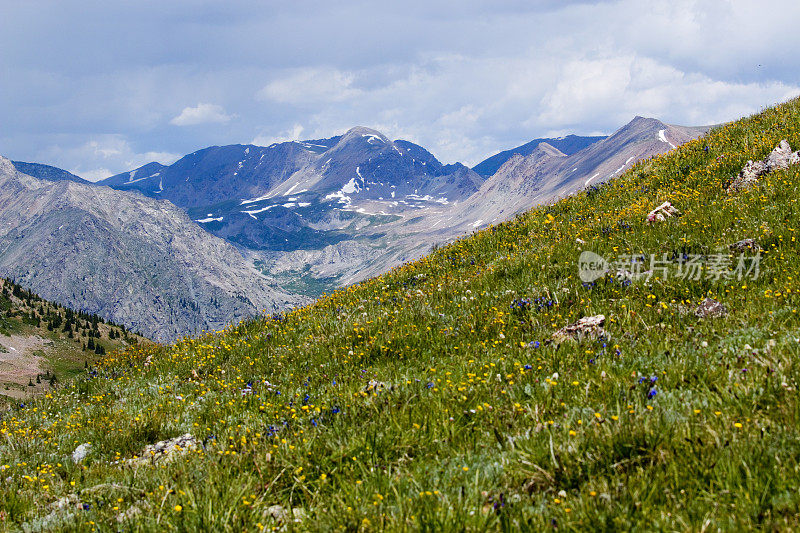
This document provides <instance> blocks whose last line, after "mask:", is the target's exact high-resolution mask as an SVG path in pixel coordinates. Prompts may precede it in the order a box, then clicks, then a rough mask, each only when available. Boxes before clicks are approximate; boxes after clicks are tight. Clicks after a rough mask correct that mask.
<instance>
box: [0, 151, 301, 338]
mask: <svg viewBox="0 0 800 533" xmlns="http://www.w3.org/2000/svg"><path fill="white" fill-rule="evenodd" d="M0 275H3V276H8V277H12V278H14V279H16V280H17V281H18V282H20V283H21V284H22V285H23V286H25V287H27V288H30V289H32V290H34V291H35V292H37V293H39V294H40V295H42V297H44V298H46V299H48V300H52V301H55V302H58V303H60V304H62V305H66V306H68V307H72V308H75V309H80V310H83V311H87V312H90V313H96V314H98V315H100V316H102V317H104V318H107V319H110V320H113V321H114V322H117V323H120V324H125V325H126V326H128V327H129V328H130V329H132V330H135V331H140V332H141V333H143V334H144V335H146V336H148V337H152V338H154V339H157V340H172V339H175V338H176V337H180V336H183V335H187V334H191V333H194V332H198V331H200V330H203V329H206V330H208V329H219V328H221V327H224V326H225V325H227V324H229V323H231V322H233V321H237V320H240V319H242V318H245V317H247V316H251V315H253V314H256V313H258V312H260V311H262V310H265V309H266V310H267V311H270V312H271V311H278V310H281V309H284V308H286V307H287V306H291V305H295V304H298V303H300V302H302V301H303V299H302V298H299V297H297V296H293V295H290V294H288V293H286V292H284V291H282V290H280V289H279V288H278V287H277V286H276V285H275V284H274V282H272V281H271V280H269V279H267V278H265V277H264V276H263V275H261V274H259V273H258V272H256V271H255V270H254V269H253V268H252V266H250V265H249V264H247V263H246V262H245V261H244V260H243V258H242V256H241V254H240V253H239V252H237V251H236V249H235V248H233V247H232V246H231V245H230V244H228V243H226V242H225V241H224V240H222V239H219V238H216V237H213V236H211V235H209V234H208V233H207V232H205V231H203V230H202V229H201V228H200V227H198V225H197V224H195V223H193V222H192V221H191V220H190V219H189V218H188V216H187V215H186V214H185V213H184V212H183V211H182V210H180V209H178V208H176V207H175V206H174V205H172V204H171V203H169V202H163V201H156V200H152V199H150V198H146V197H143V196H141V195H139V194H132V193H128V192H120V191H115V190H113V189H111V188H108V187H100V186H96V185H85V184H80V183H75V182H72V181H58V182H49V181H43V180H39V179H36V178H33V177H31V176H28V175H25V174H22V173H20V172H18V171H17V170H16V169H15V168H14V166H13V165H12V163H11V162H10V161H8V160H7V159H4V158H0Z"/></svg>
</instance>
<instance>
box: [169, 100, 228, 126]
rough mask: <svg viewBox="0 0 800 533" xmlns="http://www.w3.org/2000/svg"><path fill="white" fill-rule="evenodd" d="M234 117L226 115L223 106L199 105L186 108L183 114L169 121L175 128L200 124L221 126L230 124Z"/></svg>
mask: <svg viewBox="0 0 800 533" xmlns="http://www.w3.org/2000/svg"><path fill="white" fill-rule="evenodd" d="M232 118H233V116H232V115H228V114H226V113H225V109H223V108H222V106H219V105H216V104H203V103H200V104H197V105H196V106H194V107H184V108H183V111H181V114H180V115H178V116H177V117H174V118H173V119H172V120H170V121H169V123H170V124H172V125H173V126H196V125H198V124H219V123H225V122H228V121H229V120H231V119H232Z"/></svg>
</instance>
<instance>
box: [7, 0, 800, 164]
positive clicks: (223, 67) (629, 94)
mask: <svg viewBox="0 0 800 533" xmlns="http://www.w3.org/2000/svg"><path fill="white" fill-rule="evenodd" d="M0 13H2V15H3V16H2V17H0V154H2V155H4V156H7V157H10V158H12V159H20V160H27V161H37V162H43V163H49V164H52V165H56V166H59V167H62V168H66V169H68V170H71V171H73V172H76V173H77V174H79V175H81V176H84V177H86V178H89V179H100V178H102V177H105V176H108V175H111V174H114V173H117V172H122V171H125V170H129V169H131V168H135V167H136V166H139V165H141V164H144V163H147V162H149V161H152V160H157V161H160V162H162V163H169V162H172V161H174V160H175V159H176V158H178V157H179V156H180V155H183V154H186V153H189V152H192V151H194V150H197V149H199V148H202V147H205V146H209V145H213V144H232V143H256V144H269V143H271V142H274V141H277V140H290V139H309V138H318V137H328V136H331V135H335V134H338V133H342V132H343V131H346V130H347V129H349V128H350V127H352V126H355V125H364V126H369V127H373V128H376V129H379V130H380V131H382V132H383V133H385V134H386V135H388V136H389V137H392V138H395V139H396V138H404V139H408V140H411V141H414V142H417V143H420V144H422V145H423V146H425V147H426V148H428V149H429V150H431V151H432V152H433V153H434V154H435V155H436V156H437V157H439V158H440V159H441V160H443V161H444V162H454V161H462V162H464V163H466V164H475V163H477V162H479V161H480V160H482V159H483V158H485V157H487V156H489V155H492V154H493V153H496V152H497V151H499V150H502V149H506V148H509V147H512V146H516V145H518V144H522V143H523V142H526V141H528V140H530V139H533V138H535V137H541V136H553V135H562V134H566V133H578V134H596V133H609V132H612V131H613V130H615V129H617V128H618V127H619V126H621V125H623V124H624V123H626V122H628V121H629V120H630V119H631V118H633V117H634V116H635V115H645V116H654V117H657V118H660V119H662V120H664V121H665V122H669V123H673V124H683V125H699V124H710V123H719V122H724V121H727V120H732V119H735V118H738V117H739V116H741V115H745V114H749V113H753V112H756V111H758V110H759V109H761V108H762V107H765V106H769V105H772V104H774V103H777V102H779V101H783V100H786V99H788V98H789V97H792V96H795V95H798V94H800V54H798V53H797V50H800V32H798V31H797V21H800V2H797V1H796V0H762V1H759V2H755V1H738V0H736V1H733V0H730V1H729V0H673V1H670V2H644V1H642V0H620V1H608V2H578V1H573V2H570V1H556V0H545V1H531V0H492V1H485V2H478V1H475V0H461V1H458V2H451V1H447V2H445V1H438V2H437V1H435V0H427V1H416V0H405V1H403V2H377V1H374V0H373V1H356V0H337V1H336V2H331V1H304V0H296V1H293V2H286V1H281V2H273V1H261V2H255V1H254V2H243V1H238V0H229V1H226V2H205V1H188V0H167V1H164V0H161V1H158V2H152V1H148V0H138V1H111V2H109V1H70V0H60V1H45V0H26V1H25V2H19V1H17V0H0Z"/></svg>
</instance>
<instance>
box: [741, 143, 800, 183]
mask: <svg viewBox="0 0 800 533" xmlns="http://www.w3.org/2000/svg"><path fill="white" fill-rule="evenodd" d="M797 163H800V152H792V148H791V146H790V145H789V142H788V141H787V140H786V139H784V140H782V141H781V142H780V143H778V146H776V147H775V149H774V150H772V152H770V153H769V155H768V156H767V157H765V158H764V159H763V160H762V161H748V162H747V163H745V165H744V167H742V171H741V172H739V174H738V175H737V176H736V178H734V180H733V181H732V182H731V184H730V185H729V186H728V194H734V193H737V192H739V191H744V190H746V189H749V188H750V187H752V186H753V185H755V184H756V183H758V180H759V179H760V178H761V176H763V175H765V174H769V173H770V172H773V171H775V170H782V169H786V168H789V166H791V165H796V164H797Z"/></svg>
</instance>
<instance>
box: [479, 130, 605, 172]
mask: <svg viewBox="0 0 800 533" xmlns="http://www.w3.org/2000/svg"><path fill="white" fill-rule="evenodd" d="M605 138H606V137H605V136H596V137H581V136H578V135H567V136H566V137H558V138H557V139H534V140H532V141H530V142H527V143H525V144H523V145H522V146H517V147H516V148H511V149H510V150H504V151H502V152H500V153H499V154H495V155H493V156H491V157H489V158H487V159H484V160H483V161H481V162H480V163H478V164H477V165H475V166H474V167H472V170H474V171H475V172H477V173H478V174H480V175H481V176H486V177H489V176H491V175H493V174H494V173H495V172H497V171H498V170H499V169H500V167H501V166H503V164H504V163H505V162H506V161H508V160H509V159H511V157H513V156H514V155H522V156H526V155H530V154H531V153H532V152H533V151H534V150H535V149H536V147H537V146H539V145H540V144H541V143H547V144H549V145H550V146H552V147H553V148H556V149H557V150H559V151H560V152H563V153H565V154H566V155H572V154H574V153H576V152H580V151H581V150H583V149H584V148H586V147H587V146H590V145H592V144H594V143H596V142H597V141H602V140H603V139H605Z"/></svg>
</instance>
